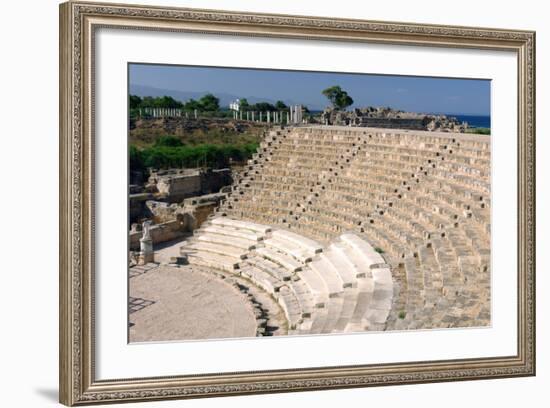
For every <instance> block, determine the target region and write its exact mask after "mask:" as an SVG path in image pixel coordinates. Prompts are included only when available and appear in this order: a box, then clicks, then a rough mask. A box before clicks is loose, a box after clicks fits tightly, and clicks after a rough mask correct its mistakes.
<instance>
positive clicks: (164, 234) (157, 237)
mask: <svg viewBox="0 0 550 408" xmlns="http://www.w3.org/2000/svg"><path fill="white" fill-rule="evenodd" d="M180 215H181V217H178V218H177V219H175V220H172V221H168V222H164V223H162V224H156V225H152V226H151V227H150V230H149V231H150V234H151V238H152V239H153V245H155V244H160V243H162V242H166V241H172V240H174V239H177V238H181V237H184V236H185V235H186V233H188V232H190V231H192V230H193V229H194V226H195V225H194V218H193V217H192V216H191V215H190V214H180ZM141 236H142V231H141V230H136V229H134V230H132V231H130V234H129V245H130V249H131V250H133V251H137V250H139V240H140V238H141Z"/></svg>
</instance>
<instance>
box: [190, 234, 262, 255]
mask: <svg viewBox="0 0 550 408" xmlns="http://www.w3.org/2000/svg"><path fill="white" fill-rule="evenodd" d="M195 239H196V240H198V241H203V242H208V243H211V244H218V245H220V244H223V245H228V246H231V247H235V248H240V249H243V250H245V251H248V250H252V249H254V248H255V246H256V242H257V241H251V240H249V239H244V238H238V237H235V236H233V237H231V238H230V239H228V235H219V234H215V233H205V234H200V235H197V236H196V237H195Z"/></svg>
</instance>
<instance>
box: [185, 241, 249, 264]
mask: <svg viewBox="0 0 550 408" xmlns="http://www.w3.org/2000/svg"><path fill="white" fill-rule="evenodd" d="M180 252H181V254H182V255H189V254H193V253H196V252H211V253H214V254H220V255H224V256H228V257H232V258H235V259H237V260H239V259H245V258H246V252H245V251H243V249H241V248H235V247H232V246H229V245H225V244H213V243H210V242H204V241H191V242H189V243H187V244H186V245H184V246H182V247H181V248H180Z"/></svg>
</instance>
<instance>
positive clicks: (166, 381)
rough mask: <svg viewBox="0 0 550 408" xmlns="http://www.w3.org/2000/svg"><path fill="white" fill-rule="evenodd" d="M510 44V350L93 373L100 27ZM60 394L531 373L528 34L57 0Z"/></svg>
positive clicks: (98, 396)
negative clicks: (514, 175) (250, 367)
mask: <svg viewBox="0 0 550 408" xmlns="http://www.w3.org/2000/svg"><path fill="white" fill-rule="evenodd" d="M105 26H109V27H115V28H120V29H128V28H130V29H140V30H163V31H179V32H181V31H188V32H201V33H217V34H227V35H244V36H264V37H279V38H280V37H286V38H302V39H324V40H333V41H364V42H377V43H387V44H400V45H429V46H441V47H460V48H477V49H492V50H507V51H513V52H515V53H516V54H517V57H518V98H519V99H518V106H519V110H518V156H519V157H518V162H519V171H518V191H519V196H518V203H519V213H518V224H519V227H518V350H517V354H516V355H514V356H503V357H494V358H484V359H462V360H445V361H429V362H417V363H403V364H399V363H398V364H381V365H363V366H361V365H358V366H344V367H320V368H314V369H313V368H312V369H296V370H277V371H262V372H249V373H238V374H211V375H193V376H178V377H169V378H166V377H164V378H161V377H155V378H135V379H113V380H102V381H98V380H95V378H94V346H93V338H94V320H93V313H92V311H93V304H94V303H93V302H94V295H93V279H94V248H93V239H92V238H93V230H94V225H93V213H94V208H93V197H94V180H93V177H92V174H93V163H94V160H93V159H94V149H93V141H94V135H93V126H92V123H93V121H92V118H93V114H94V111H93V47H94V30H95V29H96V28H98V27H105ZM59 181H60V349H59V351H60V401H61V402H62V403H63V404H66V405H80V404H90V403H107V402H130V401H145V400H153V399H174V398H192V397H204V396H222V395H236V394H252V393H267V392H284V391H304V390H317V389H331V388H348V387H364V386H373V385H390V384H408V383H424V382H438V381H456V380H471V379H486V378H501V377H517V376H530V375H534V374H535V33H534V32H530V31H512V30H502V29H489V28H469V27H455V26H441V25H422V24H411V23H394V22H375V21H362V20H347V19H346V20H344V19H329V18H319V17H303V16H301V17H300V16H289V15H268V14H250V13H240V12H228V11H213V10H198V9H178V8H161V7H149V6H134V5H116V4H109V5H106V4H95V3H84V2H82V3H79V2H68V3H64V4H61V5H60V180H59Z"/></svg>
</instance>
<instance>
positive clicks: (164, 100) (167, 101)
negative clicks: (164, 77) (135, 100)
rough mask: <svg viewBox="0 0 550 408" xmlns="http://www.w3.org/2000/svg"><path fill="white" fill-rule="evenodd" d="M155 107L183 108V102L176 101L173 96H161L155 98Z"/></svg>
mask: <svg viewBox="0 0 550 408" xmlns="http://www.w3.org/2000/svg"><path fill="white" fill-rule="evenodd" d="M153 103H154V107H155V108H181V107H183V104H182V103H181V102H180V101H176V100H175V99H174V98H172V97H171V96H166V95H164V96H160V97H158V98H155V99H154V101H153Z"/></svg>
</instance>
